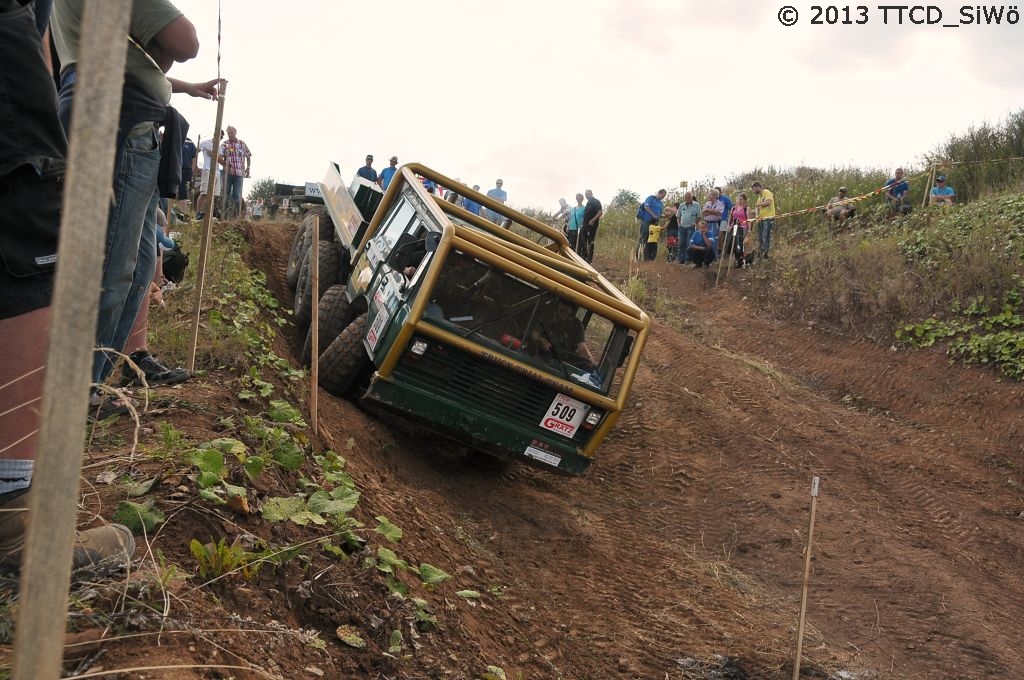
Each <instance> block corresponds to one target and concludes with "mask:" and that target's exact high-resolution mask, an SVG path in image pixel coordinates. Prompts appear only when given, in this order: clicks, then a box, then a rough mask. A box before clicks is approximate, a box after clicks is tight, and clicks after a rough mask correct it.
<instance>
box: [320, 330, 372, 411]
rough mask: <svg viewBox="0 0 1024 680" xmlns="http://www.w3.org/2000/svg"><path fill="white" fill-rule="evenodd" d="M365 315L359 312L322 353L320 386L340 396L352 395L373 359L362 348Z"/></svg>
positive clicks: (364, 332)
mask: <svg viewBox="0 0 1024 680" xmlns="http://www.w3.org/2000/svg"><path fill="white" fill-rule="evenodd" d="M365 334H366V314H365V313H364V314H360V315H359V316H357V317H356V318H355V320H354V321H353V322H352V323H350V324H349V325H348V326H346V327H345V329H344V330H343V331H341V333H339V334H338V337H336V338H334V340H333V341H332V342H331V344H330V345H328V346H327V349H325V350H324V351H323V354H321V355H320V387H322V388H324V389H325V390H327V391H328V392H330V393H331V394H333V395H335V396H338V397H347V396H351V395H352V393H353V392H354V391H355V390H354V388H355V387H356V386H357V385H358V384H359V382H360V378H362V377H363V376H365V375H366V374H367V373H368V372H369V370H370V368H371V367H372V365H373V364H372V362H371V361H370V357H369V356H367V355H366V350H365V349H364V348H363V336H364V335H365Z"/></svg>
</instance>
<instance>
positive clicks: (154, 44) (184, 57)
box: [143, 15, 199, 73]
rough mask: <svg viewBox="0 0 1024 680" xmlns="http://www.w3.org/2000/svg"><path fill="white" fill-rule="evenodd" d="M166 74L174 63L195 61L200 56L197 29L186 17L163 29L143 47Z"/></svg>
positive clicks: (179, 18)
mask: <svg viewBox="0 0 1024 680" xmlns="http://www.w3.org/2000/svg"><path fill="white" fill-rule="evenodd" d="M143 47H144V48H145V50H146V52H147V53H148V54H149V56H151V57H153V61H155V62H156V64H157V66H159V67H160V70H161V71H163V72H164V73H167V71H169V70H170V69H171V66H172V65H173V64H174V62H176V61H177V62H184V61H188V60H189V59H195V58H196V55H198V54H199V37H198V36H197V35H196V27H195V26H193V25H192V22H191V21H189V20H188V19H187V18H186V17H185V16H184V15H182V16H179V17H178V18H176V19H174V20H173V21H172V22H171V23H169V24H167V25H166V26H164V27H163V28H161V29H160V30H159V31H158V32H157V34H156V35H155V36H153V39H152V40H151V41H150V42H149V44H148V45H144V46H143Z"/></svg>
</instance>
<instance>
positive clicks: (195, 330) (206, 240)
mask: <svg viewBox="0 0 1024 680" xmlns="http://www.w3.org/2000/svg"><path fill="white" fill-rule="evenodd" d="M227 90H228V81H226V80H221V81H220V87H218V88H217V95H218V96H217V124H216V126H215V127H214V130H213V155H212V156H211V157H210V172H209V173H207V174H208V175H209V178H208V179H207V181H206V196H207V198H209V201H210V202H209V204H208V205H207V206H206V214H205V215H204V216H203V239H202V241H201V242H200V245H199V265H198V267H197V268H196V293H195V300H194V302H193V305H192V345H191V346H190V347H189V352H188V370H189V372H192V371H194V370H196V345H198V344H199V317H200V316H201V314H202V308H203V286H204V285H205V283H206V260H207V259H208V258H209V256H210V235H211V231H212V229H213V204H214V198H215V196H214V191H216V189H217V163H218V162H219V161H220V134H219V132H220V126H221V123H223V122H224V99H225V98H226V97H227ZM224 181H225V183H226V182H227V177H226V176H225V178H224Z"/></svg>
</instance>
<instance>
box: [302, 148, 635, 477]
mask: <svg viewBox="0 0 1024 680" xmlns="http://www.w3.org/2000/svg"><path fill="white" fill-rule="evenodd" d="M423 178H425V179H428V180H430V181H431V182H433V183H434V184H436V185H437V186H439V187H443V188H444V189H446V191H445V192H443V194H444V195H447V196H448V197H449V200H448V201H446V200H443V199H442V198H440V194H430V193H428V192H427V191H426V189H425V188H424V184H423V182H422V181H421V179H423ZM353 188H354V189H355V191H350V190H349V188H348V187H346V186H345V185H344V183H343V182H342V181H341V178H340V174H339V173H338V171H337V169H336V168H335V167H333V166H332V168H330V169H329V170H328V174H327V177H326V178H325V180H324V181H323V182H322V183H321V193H322V194H323V197H324V203H325V207H326V213H327V214H326V215H325V216H324V217H325V218H329V220H330V223H331V225H332V227H333V238H334V241H333V245H332V246H330V247H329V248H327V249H324V250H330V249H332V248H333V249H334V250H336V251H337V252H338V260H339V262H340V263H341V264H340V265H339V267H338V268H337V270H336V273H334V274H333V276H334V278H335V279H337V280H334V281H328V282H327V286H326V288H324V283H323V282H321V284H322V285H321V291H322V295H321V296H320V297H319V305H318V309H319V314H320V318H321V324H320V325H321V328H322V330H323V332H322V333H321V337H320V338H317V339H312V338H309V337H307V345H308V346H309V348H310V356H312V352H313V348H316V351H317V352H318V358H319V362H320V384H321V386H322V387H324V388H325V389H327V390H328V391H330V392H332V393H335V394H339V395H343V396H348V397H351V398H355V399H360V400H363V401H365V402H367V403H368V404H374V405H377V406H381V407H383V408H386V409H388V410H390V411H394V412H397V413H399V414H402V415H403V416H404V417H405V418H409V419H414V420H416V421H419V422H420V423H422V424H425V425H426V426H428V427H429V428H430V429H432V430H433V431H435V432H437V433H439V434H443V435H445V436H447V437H450V438H452V439H454V440H456V441H458V442H460V443H461V444H463V445H465V446H467V447H469V448H471V449H476V450H480V451H483V452H485V453H488V454H490V455H493V456H497V457H499V458H503V459H506V460H513V461H522V462H526V463H529V464H532V465H537V466H540V467H543V468H546V469H548V470H551V471H554V472H559V473H564V474H573V475H578V474H582V473H583V472H585V471H586V470H587V469H588V467H589V466H590V464H591V462H592V461H593V459H594V455H595V453H596V451H597V449H598V447H599V445H600V443H601V441H602V440H603V439H604V438H605V437H606V436H607V434H608V432H609V431H610V430H611V428H612V426H613V425H614V423H615V421H616V419H617V418H618V415H619V413H620V412H621V410H622V408H623V407H624V405H625V402H626V398H627V396H628V393H629V391H630V388H631V386H632V382H633V377H634V375H635V373H636V370H637V367H638V365H639V361H640V355H641V350H642V347H643V345H644V342H645V341H646V337H647V332H648V326H649V321H648V319H647V316H646V314H644V313H643V311H641V310H640V309H639V308H637V307H636V305H634V304H633V303H632V302H631V301H629V300H628V299H627V298H626V297H625V296H623V295H622V294H621V293H620V292H619V291H618V290H616V289H615V287H614V286H612V285H611V284H610V283H609V282H608V281H607V280H605V279H604V277H602V276H601V275H600V274H599V273H598V272H597V271H596V270H594V269H593V268H592V267H591V266H590V265H589V264H588V263H586V262H585V261H584V260H583V259H582V258H580V257H578V256H577V255H576V254H575V253H574V252H573V251H572V250H571V249H570V248H569V245H568V242H567V240H566V238H565V236H564V234H562V233H561V232H560V231H558V230H556V229H553V228H551V227H550V226H548V225H544V224H542V223H540V222H536V221H535V220H532V219H530V218H529V217H526V216H525V215H522V214H520V213H518V212H517V211H515V210H512V209H511V208H509V207H507V206H505V205H503V204H501V203H498V202H496V201H494V200H492V199H490V198H488V197H487V196H484V195H482V194H478V193H476V192H473V191H472V190H470V189H468V188H467V187H465V186H464V185H461V184H460V183H458V182H456V181H454V180H452V179H450V178H448V177H446V176H444V175H441V174H440V173H437V172H435V171H433V170H431V169H429V168H427V167H425V166H422V165H406V166H403V167H402V168H401V169H400V171H399V173H398V174H397V175H396V176H395V178H394V179H393V180H392V182H391V185H390V186H389V187H388V190H387V191H386V192H384V193H383V195H380V196H378V197H377V198H378V199H379V200H377V201H376V203H377V205H376V207H375V208H374V209H373V210H372V214H367V213H368V212H369V211H367V210H366V209H363V210H361V209H360V207H359V205H358V203H359V201H358V200H357V196H358V194H359V193H360V191H362V192H363V194H364V196H363V199H362V203H363V204H368V203H367V201H366V196H365V193H366V191H367V188H366V187H362V186H354V187H353ZM462 197H466V198H470V199H471V200H472V201H474V202H476V203H479V204H481V205H483V206H484V207H487V208H489V209H490V210H492V211H494V212H495V213H496V214H498V215H499V216H500V217H501V218H502V219H501V221H502V223H503V226H499V225H497V224H494V223H493V222H491V221H489V220H487V219H484V218H482V217H480V216H477V215H475V214H471V213H469V212H467V211H466V210H464V209H462V208H461V207H460V206H459V199H460V198H462ZM373 202H374V201H370V203H373ZM320 233H321V234H322V233H323V230H322V229H321V232H320ZM322 245H323V244H322V243H321V244H320V246H321V248H322ZM310 252H313V251H312V249H310ZM329 274H330V272H329ZM307 335H308V334H307Z"/></svg>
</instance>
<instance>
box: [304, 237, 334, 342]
mask: <svg viewBox="0 0 1024 680" xmlns="http://www.w3.org/2000/svg"><path fill="white" fill-rule="evenodd" d="M318 251H319V253H320V287H319V290H318V291H317V294H316V300H317V301H318V302H319V300H320V298H321V297H323V294H324V293H326V292H327V289H328V288H330V287H331V286H333V285H334V284H336V283H338V282H339V280H340V278H341V277H340V274H341V250H340V249H339V247H338V244H336V243H331V242H328V241H320V243H319V248H318ZM312 278H313V274H312V270H311V268H310V261H309V258H308V257H307V258H306V261H305V262H304V263H303V264H302V270H301V271H300V272H299V278H298V281H297V282H296V284H295V303H294V305H293V307H292V311H293V312H294V313H295V325H296V326H298V327H299V328H300V329H302V330H306V328H307V327H308V326H309V322H310V319H312V318H313V299H314V298H313V291H312V290H310V288H311V287H312Z"/></svg>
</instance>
